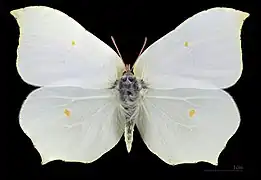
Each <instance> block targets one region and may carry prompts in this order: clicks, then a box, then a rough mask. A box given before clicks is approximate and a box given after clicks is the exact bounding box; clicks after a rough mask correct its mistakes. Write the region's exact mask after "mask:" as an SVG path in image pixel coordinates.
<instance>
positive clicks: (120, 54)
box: [111, 36, 123, 60]
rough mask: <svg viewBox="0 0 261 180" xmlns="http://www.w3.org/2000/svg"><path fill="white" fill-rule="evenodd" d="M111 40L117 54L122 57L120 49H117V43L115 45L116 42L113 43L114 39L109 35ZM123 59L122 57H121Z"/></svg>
mask: <svg viewBox="0 0 261 180" xmlns="http://www.w3.org/2000/svg"><path fill="white" fill-rule="evenodd" d="M111 40H112V42H113V44H114V46H115V48H116V50H117V52H118V55H119V56H120V58H121V59H122V56H121V53H120V51H119V49H118V47H117V45H116V43H115V40H114V38H113V37H112V36H111ZM122 60H123V59H122Z"/></svg>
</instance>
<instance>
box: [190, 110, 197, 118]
mask: <svg viewBox="0 0 261 180" xmlns="http://www.w3.org/2000/svg"><path fill="white" fill-rule="evenodd" d="M195 114H196V110H195V109H192V110H190V111H189V117H193V116H194V115H195Z"/></svg>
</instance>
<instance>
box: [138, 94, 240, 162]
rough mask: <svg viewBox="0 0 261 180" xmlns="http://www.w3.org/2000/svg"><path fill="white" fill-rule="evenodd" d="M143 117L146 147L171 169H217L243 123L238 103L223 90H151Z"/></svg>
mask: <svg viewBox="0 0 261 180" xmlns="http://www.w3.org/2000/svg"><path fill="white" fill-rule="evenodd" d="M141 115H142V117H141V118H140V120H139V121H137V127H138V129H139V131H140V134H141V137H142V138H143V140H144V142H145V144H146V145H147V147H148V148H149V149H150V150H151V151H152V152H153V153H155V154H156V155H157V156H158V157H159V158H161V159H162V160H163V161H165V162H166V163H168V164H171V165H176V164H180V163H195V162H198V161H206V162H210V163H212V164H215V165H216V164H217V162H218V156H219V154H220V153H221V151H222V150H223V149H224V147H225V146H226V143H227V141H228V140H229V139H230V138H231V137H232V135H233V134H234V133H235V132H236V130H237V128H238V126H239V123H240V115H239V111H238V109H237V106H236V104H235V102H234V101H233V99H232V97H231V96H230V95H229V94H228V93H226V92H225V91H223V90H199V89H175V90H149V91H148V93H147V95H145V98H144V101H143V113H141Z"/></svg>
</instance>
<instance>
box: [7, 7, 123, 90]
mask: <svg viewBox="0 0 261 180" xmlns="http://www.w3.org/2000/svg"><path fill="white" fill-rule="evenodd" d="M11 14H12V15H13V16H14V17H15V18H16V20H17V22H18V25H19V29H20V38H19V46H18V50H17V69H18V72H19V74H20V76H21V77H22V79H23V80H24V81H25V82H27V83H29V84H32V85H35V86H80V87H85V88H107V87H109V86H110V85H111V83H113V82H114V81H115V80H116V79H117V76H118V72H122V71H123V69H124V64H123V62H122V60H121V59H120V58H119V56H118V55H117V54H116V52H115V51H113V50H112V49H111V48H110V47H109V46H107V45H106V44H105V43H104V42H102V41H101V40H99V39H98V38H97V37H95V36H94V35H93V34H91V33H90V32H88V31H86V30H85V29H84V28H83V27H82V26H81V25H80V24H78V23H77V22H76V21H75V20H74V19H72V18H71V17H69V16H68V15H66V14H64V13H62V12H60V11H58V10H55V9H52V8H49V7H44V6H30V7H26V8H23V9H17V10H13V11H11Z"/></svg>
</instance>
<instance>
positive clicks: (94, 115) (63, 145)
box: [19, 87, 124, 164]
mask: <svg viewBox="0 0 261 180" xmlns="http://www.w3.org/2000/svg"><path fill="white" fill-rule="evenodd" d="M118 107H119V106H118V102H117V101H116V99H115V94H114V92H113V91H111V90H90V89H82V88H77V87H43V88H39V89H37V90H35V91H33V92H32V93H31V94H30V95H29V96H28V97H27V99H26V100H25V102H24V103H23V105H22V108H21V111H20V117H19V119H20V125H21V127H22V130H23V131H24V132H25V133H26V134H27V136H28V137H29V138H31V140H32V142H33V144H34V146H35V147H36V149H37V150H38V151H39V153H40V154H41V157H42V161H43V164H45V163H47V162H49V161H52V160H57V159H60V160H64V161H77V162H85V163H90V162H93V161H95V160H96V159H98V158H99V157H101V156H102V155H103V154H104V153H106V152H107V151H109V150H110V149H112V148H113V147H114V146H115V145H116V144H117V142H118V141H119V140H120V138H121V136H122V134H123V129H124V126H123V125H122V122H120V119H118Z"/></svg>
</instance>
